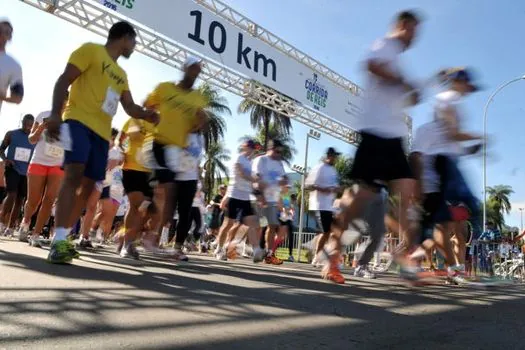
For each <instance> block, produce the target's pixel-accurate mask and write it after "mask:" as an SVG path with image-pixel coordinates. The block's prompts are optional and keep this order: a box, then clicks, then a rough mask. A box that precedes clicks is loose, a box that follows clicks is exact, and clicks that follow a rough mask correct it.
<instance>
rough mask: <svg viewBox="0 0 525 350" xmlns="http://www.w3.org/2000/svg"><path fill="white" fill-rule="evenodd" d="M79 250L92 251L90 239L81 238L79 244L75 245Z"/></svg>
mask: <svg viewBox="0 0 525 350" xmlns="http://www.w3.org/2000/svg"><path fill="white" fill-rule="evenodd" d="M77 246H78V248H80V249H94V248H95V247H93V244H92V243H91V240H90V239H85V238H81V239H80V242H78V244H77Z"/></svg>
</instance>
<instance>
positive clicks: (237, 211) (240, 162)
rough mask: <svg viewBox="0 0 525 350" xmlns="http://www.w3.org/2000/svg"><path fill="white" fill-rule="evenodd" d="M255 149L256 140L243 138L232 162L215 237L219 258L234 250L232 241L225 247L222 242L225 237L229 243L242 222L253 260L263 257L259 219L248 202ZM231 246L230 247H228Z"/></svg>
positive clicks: (252, 178) (251, 184) (251, 187)
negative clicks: (223, 207) (225, 204)
mask: <svg viewBox="0 0 525 350" xmlns="http://www.w3.org/2000/svg"><path fill="white" fill-rule="evenodd" d="M254 151H255V143H254V142H253V141H252V140H247V141H245V142H244V143H243V144H242V145H241V149H240V153H239V155H238V157H237V159H236V160H235V163H234V176H233V179H232V180H231V182H230V185H229V186H228V192H227V193H226V197H228V204H227V210H226V213H227V214H226V217H225V218H224V222H223V224H222V226H221V230H220V232H219V236H218V237H217V241H218V245H217V251H218V253H217V254H216V257H217V259H219V260H226V259H227V253H228V250H235V249H236V247H235V246H233V245H232V244H229V245H228V246H226V245H225V244H224V243H225V241H226V240H227V241H228V242H232V241H233V239H234V238H235V234H236V233H237V231H238V229H239V226H240V225H241V224H244V225H246V226H247V227H248V232H247V236H248V242H249V243H250V244H251V245H252V246H253V247H255V248H254V253H253V261H254V262H260V261H262V260H263V258H264V250H263V249H261V248H259V247H258V243H259V238H258V237H257V229H258V226H259V225H258V222H257V221H258V219H257V216H256V215H255V213H254V211H253V208H252V204H251V201H250V196H251V193H252V192H253V183H254V181H255V178H254V176H252V160H251V159H252V157H253V155H254ZM235 222H237V223H238V225H237V226H235V225H234V223H235ZM230 245H231V247H229V246H230Z"/></svg>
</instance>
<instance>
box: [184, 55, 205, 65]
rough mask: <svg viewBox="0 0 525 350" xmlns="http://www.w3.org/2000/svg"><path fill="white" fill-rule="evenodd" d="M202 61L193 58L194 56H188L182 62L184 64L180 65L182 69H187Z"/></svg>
mask: <svg viewBox="0 0 525 350" xmlns="http://www.w3.org/2000/svg"><path fill="white" fill-rule="evenodd" d="M201 62H202V60H201V59H200V58H197V57H194V56H188V57H187V58H186V61H184V64H183V65H182V66H183V67H184V68H188V67H190V66H193V65H194V64H198V63H201Z"/></svg>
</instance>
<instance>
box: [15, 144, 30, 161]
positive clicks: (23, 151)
mask: <svg viewBox="0 0 525 350" xmlns="http://www.w3.org/2000/svg"><path fill="white" fill-rule="evenodd" d="M29 158H31V150H30V149H29V148H23V147H17V148H16V149H15V160H16V161H19V162H25V163H27V162H29Z"/></svg>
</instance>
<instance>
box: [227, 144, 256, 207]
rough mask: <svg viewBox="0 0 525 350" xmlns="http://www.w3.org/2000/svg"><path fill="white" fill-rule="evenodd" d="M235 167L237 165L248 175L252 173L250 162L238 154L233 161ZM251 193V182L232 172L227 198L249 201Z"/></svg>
mask: <svg viewBox="0 0 525 350" xmlns="http://www.w3.org/2000/svg"><path fill="white" fill-rule="evenodd" d="M234 164H235V165H234V166H237V164H239V166H240V167H241V169H242V170H243V171H244V172H245V173H248V174H251V173H252V161H251V160H250V159H249V158H248V157H246V156H245V155H243V154H239V156H238V157H237V159H236V160H235V163H234ZM252 192H253V185H252V182H251V181H247V180H246V179H244V178H243V177H242V176H241V174H239V173H238V172H237V171H236V170H235V171H234V175H233V179H232V181H231V182H230V183H229V185H228V192H227V194H226V196H227V197H230V198H235V199H240V200H243V201H249V200H250V195H251V193H252Z"/></svg>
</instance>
